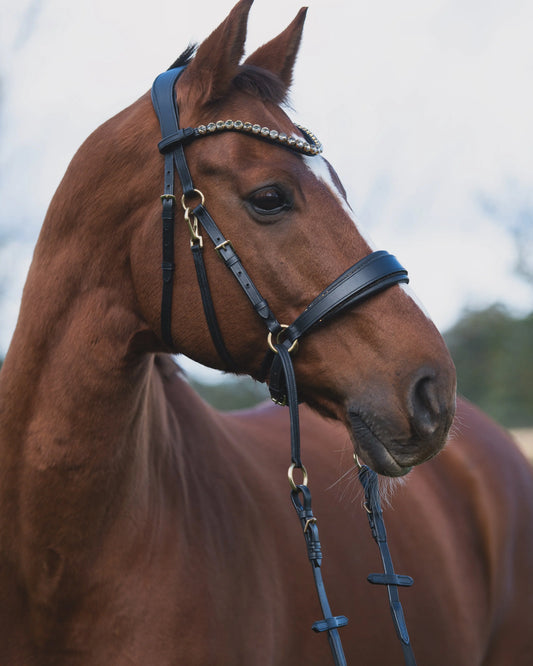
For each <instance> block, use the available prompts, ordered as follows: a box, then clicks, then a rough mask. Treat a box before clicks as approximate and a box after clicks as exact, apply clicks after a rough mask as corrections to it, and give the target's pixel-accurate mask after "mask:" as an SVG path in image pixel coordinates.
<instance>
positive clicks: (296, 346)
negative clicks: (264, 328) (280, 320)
mask: <svg viewBox="0 0 533 666" xmlns="http://www.w3.org/2000/svg"><path fill="white" fill-rule="evenodd" d="M280 326H281V331H280V332H279V333H278V334H277V335H276V344H278V345H279V344H280V342H279V337H280V335H281V334H282V333H283V331H284V330H285V329H286V328H289V326H288V324H280ZM267 342H268V346H269V347H270V349H271V350H272V351H273V352H274V354H277V353H278V350H277V349H276V348H275V347H274V344H273V343H272V331H270V333H269V334H268V336H267ZM297 349H298V339H296V340H295V341H294V342H293V343H292V345H291V346H290V347H289V354H291V353H292V352H293V351H296V350H297Z"/></svg>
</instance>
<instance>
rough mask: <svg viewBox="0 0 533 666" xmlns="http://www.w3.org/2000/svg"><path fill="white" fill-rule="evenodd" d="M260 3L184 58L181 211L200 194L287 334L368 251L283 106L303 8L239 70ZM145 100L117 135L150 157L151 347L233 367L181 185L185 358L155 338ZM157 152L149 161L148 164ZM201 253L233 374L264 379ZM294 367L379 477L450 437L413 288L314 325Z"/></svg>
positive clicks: (145, 299) (230, 296)
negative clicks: (204, 286)
mask: <svg viewBox="0 0 533 666" xmlns="http://www.w3.org/2000/svg"><path fill="white" fill-rule="evenodd" d="M251 4H252V2H251V0H241V1H240V2H239V3H238V4H237V5H236V6H235V7H234V9H233V10H232V11H231V13H230V14H229V16H228V17H227V18H226V20H225V21H224V22H223V23H222V24H221V25H220V26H219V27H218V28H217V29H216V30H215V31H214V32H213V33H212V34H211V35H210V36H209V37H208V38H207V39H206V40H205V41H204V42H203V43H202V44H201V45H200V46H199V48H198V49H197V51H196V54H195V55H194V56H193V57H191V53H189V54H188V56H187V57H185V58H182V59H181V61H179V62H178V63H177V65H179V66H181V67H183V66H184V65H186V67H185V68H184V70H183V73H182V74H181V75H180V77H179V79H178V82H177V85H176V94H177V104H178V108H179V114H180V126H181V127H189V128H195V131H196V136H199V134H201V133H202V132H203V134H204V136H203V137H200V138H199V139H198V140H192V141H190V142H189V143H187V144H186V145H185V147H184V152H185V154H186V160H187V164H188V166H189V169H190V174H191V176H192V180H193V182H194V185H195V187H197V188H198V190H199V192H196V193H193V194H192V197H191V198H192V199H195V198H196V197H197V199H198V200H194V201H193V200H191V201H189V197H190V193H189V194H188V195H187V197H186V201H185V200H184V205H185V208H188V209H189V210H190V209H192V208H193V207H194V206H196V205H197V204H198V203H200V198H201V203H202V204H205V207H206V208H208V209H209V212H210V215H211V217H212V218H213V219H214V220H216V222H217V224H218V226H219V227H220V228H221V229H222V231H223V233H224V236H225V238H226V239H228V240H229V241H230V242H231V246H232V248H234V249H235V251H236V252H237V253H238V256H239V257H240V259H241V261H242V264H243V266H246V270H247V272H248V274H249V275H250V276H251V278H252V280H253V282H254V284H255V285H256V287H257V289H258V291H259V292H260V293H261V295H262V296H264V298H265V300H266V301H267V302H268V304H269V306H270V309H271V311H272V312H273V313H275V315H276V317H277V320H278V321H279V322H281V323H282V324H290V323H291V322H293V321H294V320H295V319H296V318H297V317H298V315H300V314H301V313H302V311H304V310H305V308H306V307H307V306H308V304H309V303H310V302H311V301H312V300H313V299H314V298H315V297H316V296H317V294H319V293H320V292H321V291H322V290H323V289H324V288H325V287H326V286H327V285H329V284H330V283H332V281H334V280H335V279H336V278H337V277H338V276H339V275H340V274H341V273H343V272H344V271H346V270H347V269H348V268H349V267H350V266H352V265H353V264H354V262H357V261H359V260H361V259H362V258H364V257H365V256H367V255H369V254H370V253H371V247H370V246H369V243H368V242H367V240H365V238H364V237H363V236H362V234H361V233H360V232H359V230H358V229H357V226H356V224H355V222H354V216H353V213H352V210H351V208H350V206H349V204H348V202H347V200H346V195H345V191H344V188H343V187H342V185H341V183H340V180H339V178H338V176H337V175H336V173H335V171H334V170H333V168H332V167H331V165H330V164H329V163H328V162H327V161H326V160H325V159H324V158H323V157H322V156H321V155H320V154H315V153H318V152H319V151H318V149H317V146H318V142H317V141H316V140H315V139H314V137H313V138H312V139H310V138H309V136H310V135H309V134H308V133H306V132H304V133H302V131H301V130H300V129H299V128H298V127H296V126H295V125H294V123H293V122H292V121H291V119H290V118H289V116H288V115H287V113H286V111H285V102H286V99H287V94H288V91H289V87H290V84H291V80H292V73H293V67H294V63H295V59H296V56H297V52H298V47H299V43H300V39H301V35H302V29H303V24H304V19H305V10H304V9H303V10H301V11H300V12H299V14H298V15H297V17H296V18H295V20H294V21H293V22H292V23H291V24H290V25H289V27H288V28H287V29H286V30H284V31H283V32H282V33H281V34H280V35H279V36H277V37H276V38H274V39H273V40H271V41H270V42H268V43H267V44H265V45H264V46H262V47H261V48H259V49H258V50H257V51H255V52H254V53H252V54H251V55H250V56H249V57H248V58H247V59H246V60H244V62H242V58H243V53H244V42H245V36H246V22H247V16H248V12H249V9H250V6H251ZM137 105H138V106H135V105H134V107H132V109H135V110H134V111H130V112H129V114H127V115H126V116H125V118H124V119H123V121H122V123H123V127H122V130H121V131H122V134H123V136H125V137H129V138H127V139H125V141H126V142H127V144H128V145H129V147H130V149H132V150H136V151H137V153H138V156H137V159H136V160H131V161H130V162H128V160H126V159H124V160H122V165H123V168H124V169H126V166H125V165H127V164H137V165H138V162H139V160H142V161H143V167H144V168H143V170H142V177H141V176H140V175H139V174H137V175H136V176H132V178H133V179H134V180H133V181H130V180H129V176H128V174H126V173H124V174H123V177H122V181H123V182H130V187H131V186H132V183H133V182H134V183H135V186H136V187H137V188H138V191H137V193H136V197H135V198H136V199H138V198H139V196H141V194H142V196H144V197H145V201H144V209H143V210H144V217H143V218H142V219H141V216H140V215H139V213H137V215H136V219H137V220H138V221H139V222H138V224H137V226H136V227H135V228H134V229H133V232H132V234H133V235H132V238H131V272H132V276H133V283H134V288H135V292H136V298H137V301H138V304H139V307H140V309H141V312H142V316H143V318H144V319H145V321H146V322H148V324H149V326H150V328H151V330H152V331H153V332H154V335H156V334H157V339H156V338H155V337H154V339H153V340H152V343H151V344H152V347H153V348H154V349H156V350H157V349H159V350H161V349H162V350H166V351H174V352H182V353H185V354H186V355H188V356H190V357H191V358H193V359H195V360H197V361H199V362H200V363H203V364H205V365H208V366H211V367H218V368H225V363H224V361H223V359H221V357H220V353H219V352H218V351H217V349H216V348H215V346H214V344H213V342H212V340H211V336H210V334H209V330H208V326H207V324H206V322H205V319H204V315H203V310H202V301H201V297H200V290H199V289H198V286H197V284H196V280H195V279H194V278H193V277H192V276H193V275H194V267H193V259H192V258H191V252H190V244H191V231H192V229H191V225H190V219H189V225H188V224H186V222H185V221H183V220H182V215H181V208H180V206H179V201H180V198H181V191H180V183H178V182H177V183H176V188H177V189H176V195H177V196H176V208H178V209H179V210H178V211H177V212H176V215H177V224H176V229H175V237H174V250H175V257H176V261H175V263H176V267H175V271H174V273H173V276H172V281H173V283H174V291H173V295H172V303H171V307H172V315H171V321H170V324H169V326H170V336H171V340H172V347H173V348H172V349H169V345H168V343H165V341H163V340H162V339H161V336H160V335H159V319H160V315H161V301H160V299H161V296H160V293H161V292H160V283H161V278H160V275H159V273H158V271H159V270H160V262H161V230H160V221H159V217H160V203H159V194H161V191H162V173H163V157H161V156H160V155H158V154H157V151H156V144H157V142H158V134H159V132H158V127H157V119H156V117H155V115H154V113H153V110H152V109H151V108H150V107H149V106H148V99H147V98H146V97H145V98H143V99H141V100H140V101H139V102H138V103H137ZM226 119H232V120H231V121H227V122H228V125H227V128H229V129H231V130H232V131H217V124H216V123H217V121H219V125H218V128H219V129H222V130H224V129H226V127H223V125H225V123H226ZM230 123H232V124H230ZM236 124H237V127H235V125H236ZM245 125H246V128H247V129H248V130H250V128H253V127H254V126H257V127H258V128H260V129H261V130H263V128H265V134H266V133H268V134H269V136H268V137H263V138H266V139H268V140H266V141H261V140H258V137H257V136H254V130H250V131H244V130H243V131H235V130H237V129H242V128H243V127H244V126H245ZM209 128H211V129H209ZM146 133H148V135H149V138H147V136H146ZM258 133H259V134H260V132H258ZM209 134H210V135H209ZM205 135H208V136H205ZM141 137H142V142H141ZM280 137H281V138H280ZM259 138H261V137H259ZM147 141H149V142H150V145H151V146H153V154H150V155H148V153H146V145H145V144H146V142H147ZM297 141H300V145H301V143H302V142H303V143H308V141H310V142H311V146H310V148H311V150H309V145H308V148H307V149H306V150H308V153H307V154H306V153H305V151H301V150H300V151H297V150H292V149H291V145H294V143H295V142H297ZM141 143H142V146H143V148H142V151H143V154H142V157H141V156H140V154H139V153H140V151H141V149H140V148H139V145H140V144H141ZM283 144H285V145H283ZM302 153H303V154H302ZM137 168H138V167H137ZM197 233H199V232H198V230H197ZM192 241H193V242H194V234H193V238H192ZM204 245H205V247H204V248H203V255H204V257H205V266H206V272H207V275H208V279H209V285H210V286H209V289H210V294H211V298H212V302H213V303H214V307H215V311H216V317H217V320H218V325H219V329H220V332H221V336H222V338H223V340H224V344H225V346H226V348H227V350H228V352H229V355H230V357H231V359H232V361H233V364H234V368H232V369H234V370H236V371H237V372H240V373H247V374H250V375H251V376H252V377H255V378H258V379H264V378H265V377H264V363H263V362H264V358H265V352H266V351H267V349H268V348H267V340H266V332H265V327H264V324H263V322H261V320H260V317H258V316H257V314H256V313H255V312H254V311H253V308H252V307H250V303H249V299H247V298H246V295H245V294H244V293H243V291H242V289H241V288H240V286H239V284H237V281H236V280H235V279H234V276H233V275H231V272H230V271H228V270H227V268H226V267H225V266H224V263H223V262H222V261H220V258H219V256H218V254H217V252H216V251H215V250H214V249H213V247H212V245H211V243H210V242H209V239H208V238H206V239H205V240H204ZM294 368H295V373H296V378H297V384H298V390H299V394H300V396H301V398H302V399H303V400H304V401H306V402H307V403H308V404H309V405H311V406H312V407H314V408H315V409H316V410H318V411H319V412H321V413H322V414H323V415H325V416H327V417H332V418H334V419H338V420H340V421H342V422H343V423H344V424H345V425H346V426H347V428H348V430H349V432H350V433H351V436H352V439H353V444H354V447H355V451H356V453H357V454H358V455H360V457H361V458H362V459H363V460H364V461H365V462H367V463H368V464H369V465H370V466H371V467H373V468H374V469H375V470H376V471H378V472H381V473H383V474H387V475H393V476H396V475H401V474H404V473H406V472H407V471H408V470H409V469H410V468H411V467H412V466H413V465H416V464H418V463H421V462H423V461H425V460H428V459H429V458H431V457H432V456H434V455H435V454H436V453H437V452H438V451H439V450H440V449H441V448H442V446H443V445H444V443H445V441H446V436H447V432H448V429H449V427H450V424H451V422H452V419H453V414H454V406H455V371H454V368H453V364H452V361H451V359H450V356H449V354H448V351H447V349H446V347H445V344H444V342H443V340H442V338H441V336H440V334H439V332H438V331H437V329H436V328H435V326H434V325H433V323H432V322H431V321H430V320H429V319H428V317H427V316H426V314H425V313H424V312H423V311H422V310H421V309H420V308H419V306H418V305H417V303H416V301H415V300H414V299H413V297H412V296H411V295H410V293H409V292H408V291H407V290H406V288H405V286H404V285H401V286H400V285H398V284H396V285H394V286H391V287H389V288H387V289H384V290H382V291H380V293H378V294H376V295H373V296H372V298H368V299H365V300H364V302H362V303H359V304H358V305H357V307H354V308H350V309H348V310H345V311H343V312H342V313H341V314H340V315H338V316H336V317H335V318H332V319H331V320H330V321H328V322H327V323H325V324H324V325H322V326H318V327H315V328H314V329H313V331H311V332H310V333H309V335H307V336H306V337H305V338H304V339H303V340H302V341H301V343H300V345H299V349H298V351H297V353H295V355H294ZM226 369H227V368H226ZM266 379H267V381H268V377H266Z"/></svg>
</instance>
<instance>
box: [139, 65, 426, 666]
mask: <svg viewBox="0 0 533 666" xmlns="http://www.w3.org/2000/svg"><path fill="white" fill-rule="evenodd" d="M184 69H185V67H177V68H174V69H170V70H168V71H166V72H163V73H162V74H160V75H159V76H158V77H157V78H156V80H155V81H154V84H153V86H152V103H153V106H154V109H155V112H156V114H157V116H158V118H159V123H160V126H161V134H162V140H161V142H160V143H159V144H158V147H159V150H160V152H161V153H162V154H163V156H164V159H165V172H164V173H165V176H164V192H163V194H162V195H161V201H162V208H163V210H162V223H163V250H162V257H163V261H162V275H163V289H162V299H161V336H162V338H163V341H164V342H165V344H166V345H167V346H168V347H169V349H174V343H173V340H172V332H171V328H172V326H171V323H172V294H173V281H174V270H175V264H174V221H175V210H176V207H177V198H176V195H175V190H174V181H175V172H176V171H177V174H178V178H179V181H180V183H181V189H182V197H181V204H182V207H183V210H184V217H185V220H186V222H187V225H188V228H189V232H190V245H191V251H192V254H193V258H194V265H195V269H196V274H197V279H198V284H199V287H200V292H201V295H202V304H203V309H204V313H205V317H206V321H207V324H208V327H209V331H210V334H211V337H212V340H213V343H214V345H215V348H216V350H217V352H218V354H219V356H220V358H221V359H222V360H223V361H224V364H225V365H226V368H227V370H230V371H231V370H235V369H236V366H235V363H234V361H233V359H232V358H231V355H230V353H229V351H228V350H227V348H226V345H225V343H224V340H223V336H222V333H221V331H220V327H219V325H218V321H217V317H216V313H215V308H214V305H213V301H212V298H211V293H210V288H209V282H208V277H207V272H206V269H205V265H204V260H203V237H202V235H201V233H200V225H201V228H202V229H203V231H204V232H205V233H206V234H207V235H208V236H209V238H210V240H211V241H212V243H213V244H214V247H215V250H216V251H217V253H218V254H219V256H220V258H221V259H222V260H223V262H224V263H225V265H226V267H227V268H228V269H229V270H230V271H231V272H232V273H233V275H234V276H235V278H236V280H237V281H238V283H239V284H240V286H241V288H242V289H243V291H244V293H245V294H246V296H247V297H248V299H249V301H250V303H251V304H252V306H253V308H254V310H255V311H256V313H257V314H258V316H259V317H260V318H261V319H262V320H263V322H264V324H265V326H266V329H267V331H268V346H269V350H268V352H267V355H266V358H265V362H264V364H263V365H264V368H265V374H266V373H267V372H269V375H270V376H269V390H270V393H271V396H272V400H273V401H274V402H276V403H277V404H282V405H288V407H289V410H290V429H291V465H290V467H289V472H288V476H289V483H290V486H291V500H292V503H293V506H294V508H295V510H296V512H297V515H298V517H299V518H300V522H301V525H302V529H303V533H304V538H305V541H306V544H307V551H308V558H309V560H310V562H311V565H312V570H313V576H314V579H315V585H316V589H317V594H318V598H319V602H320V605H321V609H322V613H323V619H322V620H319V621H318V622H315V623H314V624H313V627H312V629H313V630H314V631H316V632H324V631H325V632H327V636H328V641H329V644H330V649H331V652H332V656H333V660H334V663H335V664H336V666H343V665H345V664H346V658H345V656H344V652H343V649H342V645H341V641H340V636H339V633H338V628H340V627H342V626H344V625H345V624H347V622H348V620H347V618H346V617H344V616H336V617H335V616H333V615H332V612H331V610H330V607H329V603H328V599H327V596H326V592H325V588H324V583H323V580H322V575H321V563H322V553H321V546H320V541H319V538H318V527H317V519H316V518H315V517H314V515H313V512H312V508H311V493H310V490H309V488H308V485H307V481H308V476H307V470H306V469H305V467H304V465H303V463H302V460H301V456H300V429H299V413H298V394H297V388H296V379H295V375H294V368H293V364H292V358H291V353H292V352H293V351H295V349H296V347H297V345H298V341H299V340H300V339H301V338H302V337H303V336H305V335H307V334H308V333H309V332H310V331H311V330H312V329H313V328H314V327H315V326H317V325H318V324H320V325H322V324H323V323H324V322H326V321H328V320H329V319H331V318H332V317H334V316H336V315H338V314H340V313H341V312H343V311H345V310H347V309H351V308H353V307H355V306H356V305H358V304H359V303H361V302H362V301H363V300H366V299H367V298H369V297H371V296H373V295H375V294H377V293H379V292H381V291H383V290H384V289H387V288H388V287H390V286H392V285H395V284H398V283H401V282H408V281H409V280H408V277H407V271H406V270H405V269H404V268H403V267H402V266H401V264H400V263H399V262H398V260H397V259H396V257H394V256H393V255H391V254H389V253H388V252H385V251H383V250H381V251H377V252H372V253H371V254H369V255H368V256H366V257H364V258H363V259H361V260H360V261H358V262H356V263H355V264H354V265H353V266H352V267H351V268H349V269H348V270H347V271H345V272H344V273H343V274H342V275H341V276H340V277H338V278H337V279H336V280H334V281H333V282H332V283H331V284H330V285H329V286H328V287H326V288H325V289H324V290H323V291H322V292H321V293H320V294H319V295H318V296H317V297H316V298H315V299H314V300H313V301H312V302H311V303H310V304H309V305H308V306H307V308H306V309H305V310H304V312H302V314H300V316H298V317H297V318H296V319H295V321H294V322H292V324H290V325H283V324H280V323H279V321H278V320H277V318H276V317H275V315H274V313H273V312H272V310H271V309H270V307H269V305H268V303H267V301H266V300H265V299H264V298H263V297H262V296H261V294H260V292H259V291H258V289H257V287H256V286H255V284H254V283H253V281H252V279H251V278H250V276H249V275H248V273H247V272H246V270H245V268H244V266H243V265H242V263H241V261H240V259H239V257H238V255H237V253H236V252H235V250H234V248H233V245H232V243H231V241H229V240H227V239H226V238H225V237H224V235H223V234H222V232H221V231H220V229H219V227H218V226H217V224H216V223H215V221H214V220H213V218H212V217H211V215H210V214H209V211H208V210H207V208H206V206H205V199H204V196H203V194H202V193H201V192H200V190H198V189H196V188H195V186H194V184H193V181H192V177H191V173H190V170H189V167H188V164H187V159H186V157H185V150H184V147H185V145H186V144H187V143H189V142H191V141H193V140H196V139H199V138H202V137H204V136H209V135H210V134H214V133H216V132H220V131H241V132H245V133H248V134H249V135H250V136H251V137H253V138H258V139H261V140H266V141H269V142H271V143H275V144H277V145H283V147H284V148H286V149H289V150H293V151H295V152H299V153H302V154H307V155H311V156H313V155H318V154H319V153H320V152H321V145H320V143H319V142H318V140H317V139H316V137H315V136H314V135H313V134H312V133H311V132H309V130H306V129H305V128H302V127H299V126H298V129H299V130H300V132H301V133H302V135H303V137H304V138H302V139H295V138H294V137H287V136H285V135H281V136H280V135H279V133H278V132H276V131H274V130H269V129H268V128H261V127H260V126H259V125H252V124H251V123H242V122H241V121H235V122H233V121H226V122H222V121H219V122H217V123H211V124H209V125H207V126H203V125H202V126H200V127H198V128H191V127H188V128H184V129H181V128H180V126H179V110H178V106H177V101H176V94H175V85H176V82H177V80H178V79H179V77H180V75H181V74H182V73H183V71H184ZM268 365H270V368H269V370H267V367H268ZM356 462H357V464H358V466H359V478H360V480H361V483H362V484H363V487H364V490H365V509H366V511H367V514H368V519H369V522H370V527H371V530H372V535H373V537H374V539H375V540H376V542H377V544H378V547H379V550H380V554H381V559H382V562H383V566H384V573H383V574H370V576H369V577H368V579H369V581H370V582H371V583H376V584H381V585H386V586H387V590H388V595H389V605H390V609H391V614H392V618H393V622H394V626H395V628H396V633H397V635H398V638H399V640H400V642H401V645H402V649H403V653H404V659H405V663H406V664H407V665H408V666H416V662H415V660H414V655H413V652H412V648H411V644H410V640H409V635H408V633H407V627H406V624H405V619H404V617H403V611H402V607H401V604H400V601H399V598H398V589H397V587H398V586H402V585H404V586H407V585H411V584H412V582H413V581H412V579H411V578H410V577H409V576H399V575H397V574H396V573H395V572H394V568H393V566H392V560H391V558H390V553H389V549H388V545H387V540H386V532H385V526H384V523H383V517H382V511H381V506H380V499H379V487H378V477H377V474H376V473H375V472H374V471H373V470H371V469H369V468H368V467H367V466H366V465H360V464H359V461H358V460H357V459H356ZM295 469H300V470H301V473H302V474H303V482H302V483H301V484H297V483H296V482H295V481H294V478H293V477H294V470H295Z"/></svg>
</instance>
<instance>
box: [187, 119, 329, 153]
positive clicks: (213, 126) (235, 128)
mask: <svg viewBox="0 0 533 666" xmlns="http://www.w3.org/2000/svg"><path fill="white" fill-rule="evenodd" d="M296 127H297V128H298V129H299V130H300V131H301V132H302V134H303V135H304V137H305V138H303V139H302V138H301V137H293V136H287V134H285V132H278V131H277V130H273V129H270V128H268V127H262V126H261V125H258V124H252V123H248V122H243V121H242V120H217V122H216V123H208V124H207V125H198V127H195V128H194V131H195V133H196V134H197V136H206V135H207V134H214V133H215V132H224V131H231V132H245V133H248V134H252V135H254V136H257V137H259V138H261V139H265V140H266V141H270V142H271V143H277V144H281V145H283V146H286V147H288V148H291V150H294V151H296V152H298V153H302V154H304V155H320V153H321V152H322V150H323V148H322V144H321V143H320V141H319V140H318V138H317V137H316V135H315V134H313V132H311V131H310V130H308V129H307V128H305V127H302V125H296Z"/></svg>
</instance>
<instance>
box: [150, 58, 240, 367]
mask: <svg viewBox="0 0 533 666" xmlns="http://www.w3.org/2000/svg"><path fill="white" fill-rule="evenodd" d="M184 70H185V67H178V68H176V69H171V70H168V71H167V72H163V74H160V75H159V76H158V77H157V79H156V80H155V81H154V84H153V86H152V103H153V106H154V110H155V112H156V114H157V117H158V118H159V125H160V127H161V136H162V140H161V142H160V143H159V145H158V147H159V151H160V152H161V153H163V154H164V156H165V177H164V181H165V184H164V194H163V196H162V197H161V198H162V201H163V212H162V219H163V264H162V270H163V289H162V294H161V336H162V338H163V340H164V342H165V344H167V345H168V347H169V348H170V349H173V348H174V342H173V339H172V296H173V287H174V269H175V266H174V223H175V207H176V197H175V195H174V166H175V167H176V170H177V172H178V176H179V179H180V182H181V187H182V192H183V196H184V197H187V196H188V195H190V194H193V193H194V191H195V190H194V184H193V181H192V177H191V173H190V171H189V167H188V165H187V159H186V157H185V151H184V143H185V142H186V141H187V140H189V139H191V138H194V136H195V132H194V130H192V129H191V128H187V129H185V130H181V129H180V127H179V111H178V105H177V104H176V100H175V92H174V88H175V85H176V81H177V80H178V79H179V77H180V76H181V74H182V73H183V71H184ZM195 248H196V249H195ZM193 257H194V265H195V268H196V275H197V278H198V284H199V285H200V293H201V296H202V305H203V309H204V313H205V316H206V321H207V325H208V328H209V332H210V334H211V338H212V340H213V343H214V345H215V348H216V350H217V353H218V354H219V356H220V358H221V359H222V361H223V362H224V364H225V366H226V369H227V370H230V371H235V370H236V366H235V363H234V361H233V359H232V358H231V355H230V353H229V351H228V350H227V348H226V345H225V344H224V339H223V337H222V333H221V331H220V327H219V324H218V320H217V317H216V313H215V308H214V305H213V301H212V298H211V290H210V288H209V282H208V279H207V272H206V270H205V265H204V261H203V254H202V251H201V247H200V246H199V245H193Z"/></svg>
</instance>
